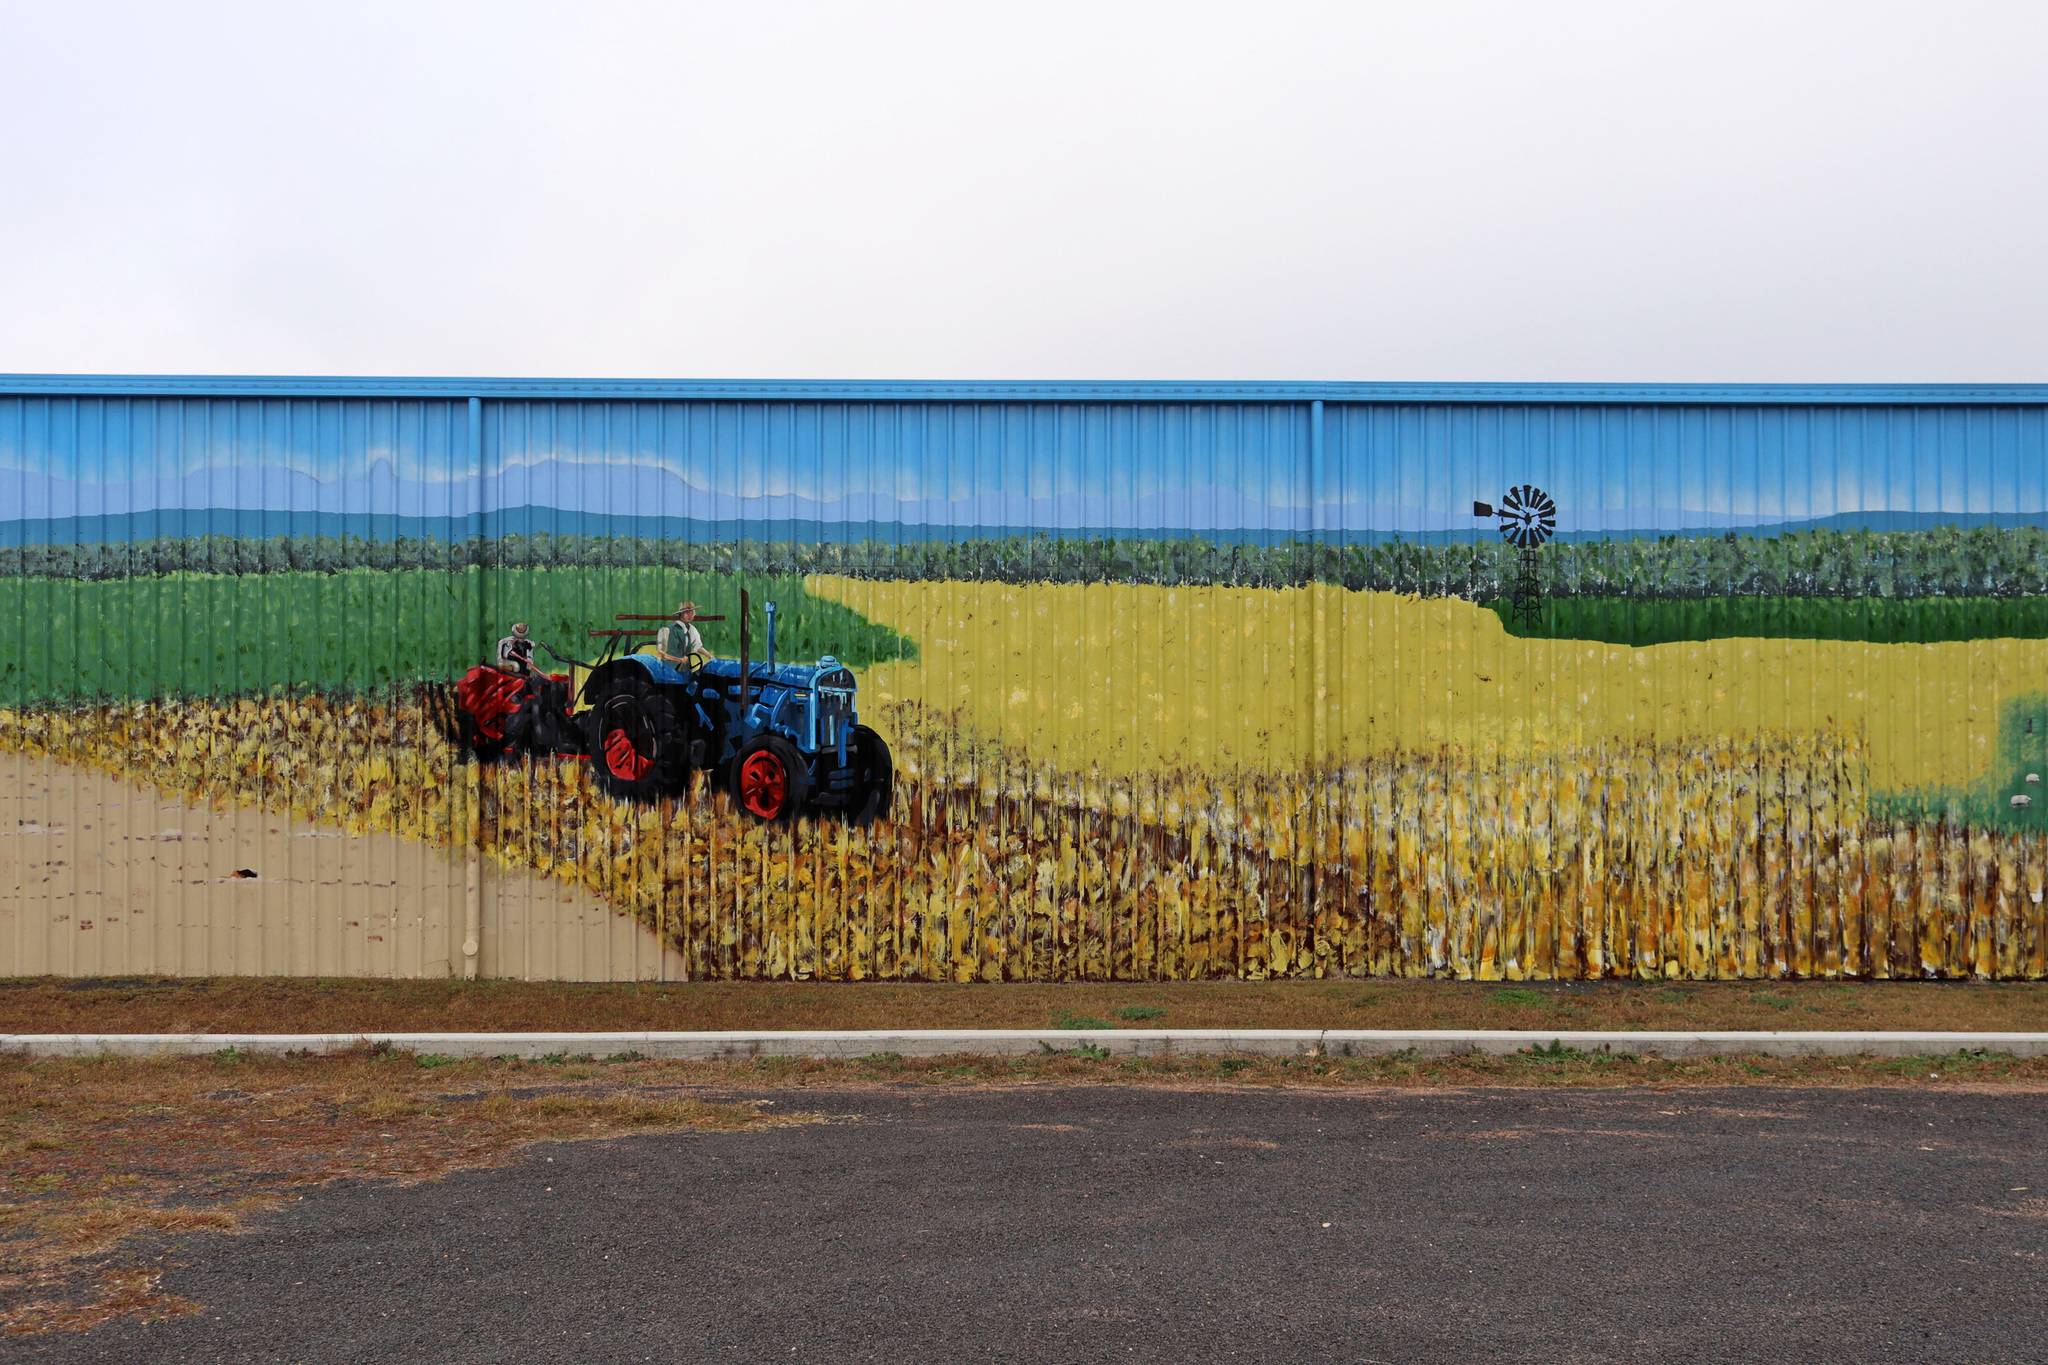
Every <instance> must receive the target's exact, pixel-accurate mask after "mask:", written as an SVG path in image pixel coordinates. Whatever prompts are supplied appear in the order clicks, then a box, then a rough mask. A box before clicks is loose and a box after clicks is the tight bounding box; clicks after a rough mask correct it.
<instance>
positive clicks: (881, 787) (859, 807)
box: [846, 725, 896, 825]
mask: <svg viewBox="0 0 2048 1365" xmlns="http://www.w3.org/2000/svg"><path fill="white" fill-rule="evenodd" d="M846 750H847V755H846V756H847V757H848V758H850V759H852V760H853V768H854V781H853V793H852V795H850V796H849V797H848V798H847V801H846V814H847V818H848V819H850V820H852V821H853V822H854V823H855V824H857V825H864V824H866V823H867V822H868V821H870V820H873V819H876V818H878V817H880V816H884V815H887V814H888V813H889V802H890V801H891V800H892V799H893V798H894V797H895V795H896V765H895V763H894V762H893V761H892V760H891V759H890V757H889V746H888V745H887V744H886V743H884V742H883V740H882V737H881V736H880V735H878V734H876V733H875V732H874V731H873V730H870V729H869V728H868V727H867V726H865V725H856V726H854V727H853V729H852V731H851V732H850V733H848V735H847V736H846Z"/></svg>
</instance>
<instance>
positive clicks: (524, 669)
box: [498, 621, 534, 678]
mask: <svg viewBox="0 0 2048 1365" xmlns="http://www.w3.org/2000/svg"><path fill="white" fill-rule="evenodd" d="M533 643H534V642H533V641H532V640H530V639H528V638H527V634H526V622H524V621H520V622H518V623H517V624H515V625H514V626H513V627H512V633H511V634H510V635H507V636H505V637H504V638H503V639H501V640H499V641H498V667H499V668H500V669H501V670H503V671H504V672H507V673H516V674H518V675H519V676H520V677H522V678H523V677H525V676H527V675H528V674H530V673H532V672H533Z"/></svg>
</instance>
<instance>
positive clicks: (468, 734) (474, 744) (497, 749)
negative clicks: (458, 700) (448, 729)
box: [456, 709, 510, 765]
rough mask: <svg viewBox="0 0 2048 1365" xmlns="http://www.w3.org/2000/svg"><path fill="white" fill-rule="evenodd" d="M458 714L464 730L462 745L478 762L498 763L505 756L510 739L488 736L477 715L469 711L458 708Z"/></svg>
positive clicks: (458, 722)
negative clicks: (479, 724)
mask: <svg viewBox="0 0 2048 1365" xmlns="http://www.w3.org/2000/svg"><path fill="white" fill-rule="evenodd" d="M456 715H457V717H458V720H457V724H458V725H459V727H460V728H461V731H462V747H463V748H464V749H465V750H466V751H467V752H468V754H469V756H470V757H471V758H473V759H475V760H476V761H477V762H478V763H482V764H485V765H489V764H492V763H496V762H497V761H498V760H499V759H501V758H503V757H504V756H505V750H506V748H507V747H508V746H509V744H510V741H509V740H505V739H491V738H489V737H487V736H486V735H485V734H484V732H483V730H482V729H481V728H480V727H479V726H478V725H477V723H476V717H475V716H472V715H470V714H469V712H467V711H463V710H460V709H458V710H457V711H456Z"/></svg>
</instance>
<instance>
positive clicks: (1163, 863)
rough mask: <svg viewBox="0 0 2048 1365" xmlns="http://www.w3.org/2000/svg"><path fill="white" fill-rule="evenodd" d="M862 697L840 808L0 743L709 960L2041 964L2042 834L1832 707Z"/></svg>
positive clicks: (149, 746)
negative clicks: (996, 727) (1056, 751)
mask: <svg viewBox="0 0 2048 1365" xmlns="http://www.w3.org/2000/svg"><path fill="white" fill-rule="evenodd" d="M878 710H879V714H878V715H877V716H876V719H877V721H878V723H879V724H881V725H882V726H884V727H885V728H886V729H887V732H888V733H889V734H890V735H891V738H892V740H893V741H894V743H895V745H896V750H897V754H898V760H899V765H900V778H901V780H900V783H899V787H898V792H897V796H896V801H895V805H894V808H893V810H892V811H891V812H890V815H889V817H888V818H887V819H885V820H882V821H878V822H876V823H875V824H873V825H869V826H863V827H853V826H848V825H846V824H844V823H841V822H839V821H836V820H829V819H828V820H814V821H807V822H803V823H799V824H796V825H793V826H766V825H761V824H758V823H755V822H753V821H752V820H750V819H747V818H745V817H742V816H740V815H738V814H737V813H736V812H735V811H734V809H733V807H732V805H731V804H730V802H729V801H728V800H727V799H726V798H725V797H724V796H722V795H719V794H715V793H713V792H711V791H709V790H708V789H707V788H706V787H705V785H703V784H702V783H701V782H700V783H699V784H698V785H696V786H694V787H693V788H692V789H691V790H689V791H688V792H686V793H684V794H682V795H680V796H678V797H676V798H672V799H668V800H664V801H662V802H660V803H658V804H652V805H633V804H627V803H622V802H619V801H615V800H613V799H611V798H609V797H606V796H604V795H602V794H601V793H599V792H598V791H597V790H596V789H595V788H594V786H593V784H592V783H591V780H590V777H589V772H588V769H587V766H586V765H584V764H582V763H580V762H576V761H568V760H549V761H539V762H535V763H532V764H526V763H506V764H500V765H496V766H490V767H479V766H477V765H474V764H469V763H465V762H463V761H461V759H460V756H459V755H458V754H457V753H456V752H455V751H454V750H453V749H452V748H451V747H450V746H449V745H448V743H447V742H446V741H445V740H444V739H443V738H442V737H441V736H440V735H439V734H438V733H436V731H435V730H434V728H433V726H432V725H431V724H430V723H429V721H428V719H427V715H426V712H425V709H424V707H423V706H422V705H421V704H420V702H419V700H418V699H417V698H413V697H401V698H394V699H392V700H390V701H388V702H383V703H377V702H371V701H365V700H328V699H322V698H318V697H308V698H297V699H289V700H239V701H229V702H221V703H210V702H150V703H127V704H120V705H107V706H100V707H92V708H84V709H78V710H69V711H62V712H22V711H0V748H6V749H12V750H16V751H22V752H28V753H35V754H44V755H48V756H51V757H54V758H57V759H60V760H63V761H67V762H72V763H80V764H85V765H89V766H91V767H94V768H97V769H101V770H104V771H107V772H111V773H115V774H118V775H121V776H123V777H126V778H128V779H130V780H135V781H140V782H144V783H148V784H151V785H154V786H157V787H159V788H162V789H166V790H171V791H176V792H179V793H184V794H189V795H196V796H198V797H201V798H203V799H206V800H210V801H213V802H216V803H220V804H223V805H258V806H262V807H264V808H266V809H272V810H289V811H291V812H293V813H297V814H301V815H306V816H312V817H317V818H321V819H325V820H327V821H330V822H340V823H342V824H343V825H344V826H345V827H346V828H348V829H351V830H355V831H369V830H380V831H391V832H395V833H398V834H402V835H405V836H408V837H412V838H416V839H421V840H425V841H428V842H430V843H435V844H460V845H474V846H477V847H480V848H481V849H483V850H484V851H485V852H486V853H487V854H488V856H490V857H492V858H495V859H497V860H498V861H499V862H501V863H503V864H506V865H510V866H520V867H527V868H532V869H536V870H538V871H539V872H541V873H543V874H546V875H548V876H552V877H557V878H562V879H564V880H567V881H571V882H575V883H579V884H581V885H584V886H587V887H589V888H591V889H593V890H594V891H596V892H598V893H599V894H601V895H602V896H603V897H605V898H606V899H607V900H609V901H610V903H611V904H613V905H614V906H615V907H617V908H618V909H619V910H620V911H621V912H623V913H627V914H631V915H633V916H635V917H636V918H638V919H640V920H641V921H643V922H645V923H646V924H648V925H649V926H651V927H652V928H654V929H655V930H656V931H657V932H659V933H661V934H663V935H664V936H666V937H668V938H669V939H670V940H671V941H672V942H673V943H674V944H675V945H676V947H677V948H678V950H679V951H680V952H681V953H682V954H683V957H684V960H685V962H686V964H687V967H688V970H689V972H690V974H691V975H692V976H694V977H703V978H763V977H773V978H819V979H840V980H861V979H922V980H959V981H971V980H981V981H997V980H1043V981H1062V980H1075V979H1125V980H1132V979H1152V980H1157V979H1183V978H1194V977H1229V976H1236V977H1246V978H1267V977H1291V976H1336V975H1345V976H1368V975H1405V976H1423V975H1444V976H1456V977H1465V978H1479V979H1485V980H1501V979H1507V980H1515V979H1525V978H1548V977H1572V978H1579V977H1596V976H1611V975H1622V976H1633V977H1661V978H1680V977H1683V978H1735V977H1784V976H1818V977H1827V976H1838V975H1852V976H1866V975H1867V976H1879V977H1898V976H1908V977H1920V976H1936V977H1969V976H1977V977H1987V976H1996V977H2005V978H2031V977H2041V976H2043V975H2044V974H2048V932H2044V917H2043V908H2042V890H2043V884H2044V877H2043V873H2044V868H2048V840H2044V836H2042V835H2039V834H2031V833H2028V834H2022V833H1990V832H1985V831H1966V830H1964V829H1962V828H1960V827H1958V826H1955V825H1953V824H1896V825H1895V824H1891V823H1882V822H1875V821H1873V820H1872V819H1871V818H1870V816H1869V814H1868V811H1867V808H1868V800H1867V797H1868V792H1867V790H1866V786H1865V782H1866V778H1865V773H1866V772H1867V769H1868V766H1869V765H1868V761H1867V755H1866V754H1865V753H1864V751H1863V749H1862V747H1861V742H1860V741H1859V740H1858V739H1857V738H1855V737H1854V736H1853V735H1850V734H1846V733H1842V732H1838V731H1823V732H1813V733H1786V734H1776V733H1765V734H1752V735H1748V736H1745V737H1743V738H1742V739H1741V740H1739V741H1734V742H1731V741H1715V740H1711V739H1677V738H1673V739H1662V738H1655V737H1649V736H1643V735H1636V736H1626V737H1614V738H1608V739H1603V740H1600V741H1597V742H1595V743H1592V744H1589V745H1587V746H1584V747H1581V748H1577V749H1561V748H1558V747H1555V746H1551V747H1546V748H1545V749H1543V750H1542V751H1540V752H1531V753H1528V754H1524V755H1521V756H1513V755H1511V754H1508V753H1507V752H1506V751H1505V750H1504V749H1502V748H1501V747H1499V746H1495V747H1494V748H1492V749H1489V750H1488V751H1487V752H1486V754H1485V755H1484V756H1481V755H1479V754H1477V753H1475V752H1473V751H1471V750H1468V749H1466V748H1464V747H1462V746H1458V745H1450V744H1446V745H1441V746H1437V747H1434V748H1429V747H1416V748H1410V749H1401V750H1388V751H1384V752H1380V753H1375V754H1369V755H1366V756H1363V757H1360V758H1357V759H1353V760H1351V761H1349V762H1347V763H1344V764H1342V765H1338V766H1331V767H1321V766H1311V767H1296V768H1284V769H1282V768H1276V769H1267V770H1249V769H1247V770H1242V771H1239V772H1237V773H1233V774H1232V775H1231V776H1230V777H1228V778H1222V777H1219V775H1218V774H1216V773H1214V772H1210V771H1204V770H1201V769H1198V768H1194V767H1185V766H1176V767H1170V768H1169V767H1162V768H1160V769H1157V770H1153V771H1149V772H1143V773H1137V774H1124V775H1107V774H1102V773H1099V772H1098V773H1092V774H1089V775H1085V776H1084V775H1077V774H1074V773H1072V772H1070V771H1065V770H1062V769H1059V768H1056V767H1054V766H1052V765H1048V764H1043V763H1037V762H1032V761H1029V760H1027V759H1026V758H1025V757H1023V756H1022V755H1021V754H1020V753H1019V752H1018V751H1017V750H1016V749H1014V748H1012V747H1009V746H1007V745H1004V744H1000V743H994V742H989V741H986V740H982V739H978V738H976V737H975V736H976V729H977V726H978V722H977V721H975V720H974V719H972V718H971V717H969V716H967V715H963V714H961V713H959V712H941V711H936V710H932V709H929V708H926V707H923V706H920V705H917V704H914V703H907V702H902V701H897V702H893V703H888V704H884V705H882V706H881V707H879V708H878Z"/></svg>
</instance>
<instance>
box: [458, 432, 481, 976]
mask: <svg viewBox="0 0 2048 1365" xmlns="http://www.w3.org/2000/svg"><path fill="white" fill-rule="evenodd" d="M463 453H464V456H465V458H466V459H467V460H468V462H469V467H470V469H471V471H472V472H473V473H474V474H475V476H476V479H477V482H478V483H479V485H481V483H482V482H483V473H484V400H483V399H481V398H478V397H477V396H475V395H474V394H472V395H470V399H469V435H468V440H467V442H466V443H465V448H464V452H463ZM478 515H479V517H481V515H482V507H481V503H479V507H478ZM478 529H479V532H481V529H482V528H481V527H479V528H478ZM473 543H475V544H477V545H479V546H481V544H482V537H481V535H479V536H478V538H477V539H476V541H475V542H473ZM479 559H481V556H479ZM457 572H461V570H459V569H458V570H457ZM484 613H485V605H484V570H483V565H482V564H481V563H479V564H478V566H477V583H476V620H475V622H474V629H473V630H472V631H471V635H470V638H471V639H472V640H481V639H482V638H484V636H485V634H486V633H487V625H488V623H487V622H486V620H485V617H484ZM466 767H467V769H468V772H469V774H470V782H471V788H470V793H469V795H470V802H471V805H470V811H471V814H472V815H473V816H474V817H475V819H476V828H475V833H474V834H473V835H472V836H471V837H470V838H469V839H467V840H465V841H464V848H463V867H464V873H465V875H464V877H463V892H464V896H463V905H462V976H463V979H464V980H466V981H473V980H475V979H476V977H477V975H478V971H479V968H480V967H481V966H482V963H483V930H484V859H483V837H484V831H483V812H482V809H481V798H482V795H483V780H482V765H481V764H476V763H471V764H468V765H466Z"/></svg>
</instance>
